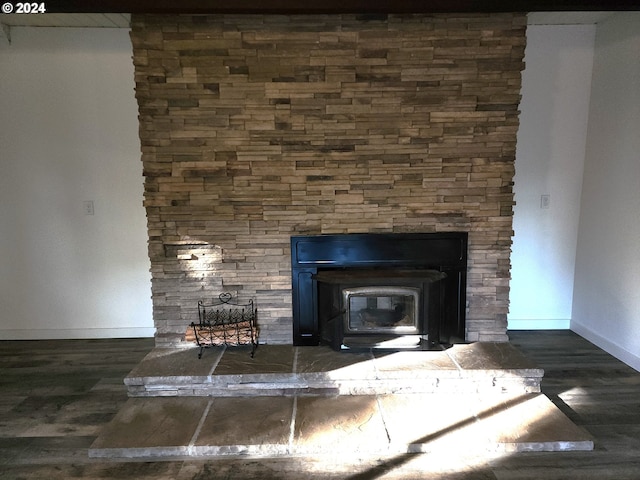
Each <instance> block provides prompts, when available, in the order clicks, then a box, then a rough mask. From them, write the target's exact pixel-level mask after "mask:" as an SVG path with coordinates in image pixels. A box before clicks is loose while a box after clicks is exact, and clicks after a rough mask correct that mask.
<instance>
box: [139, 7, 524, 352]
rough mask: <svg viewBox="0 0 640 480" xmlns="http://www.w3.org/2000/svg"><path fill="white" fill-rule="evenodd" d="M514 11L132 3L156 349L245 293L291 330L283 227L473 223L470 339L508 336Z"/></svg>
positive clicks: (517, 68) (263, 326)
mask: <svg viewBox="0 0 640 480" xmlns="http://www.w3.org/2000/svg"><path fill="white" fill-rule="evenodd" d="M525 26H526V18H525V15H521V14H437V15H388V16H387V15H376V16H366V15H306V16H269V15H211V16H190V15H181V16H170V15H167V16H153V15H134V16H133V18H132V32H131V38H132V43H133V54H134V55H133V61H134V64H135V80H136V98H137V100H138V105H139V118H140V138H141V145H142V161H143V174H144V177H145V200H144V204H145V207H146V211H147V219H148V232H149V256H150V259H151V273H152V297H153V305H154V322H155V326H156V328H157V334H156V344H157V345H159V346H162V345H175V344H179V343H181V342H182V341H183V335H184V332H185V329H186V326H187V325H188V324H189V323H190V322H191V321H193V320H194V318H195V315H197V313H196V305H197V300H199V299H203V298H205V299H206V298H211V297H213V296H216V295H217V294H218V293H220V292H221V291H233V292H237V294H238V296H239V297H240V298H241V299H242V298H247V297H254V298H255V299H256V302H257V306H258V312H259V313H258V315H259V317H258V321H259V324H260V341H261V342H263V343H272V344H291V343H292V295H291V258H290V246H289V245H290V238H291V237H292V236H295V235H319V234H350V233H415V232H422V233H430V232H451V231H464V232H468V235H469V237H468V239H469V245H468V269H467V312H466V340H468V341H506V340H507V336H506V316H507V311H508V291H509V275H510V274H509V271H510V260H509V255H510V245H511V236H512V206H513V193H512V181H513V173H514V157H515V144H516V133H517V127H518V104H519V100H520V81H521V80H520V72H521V70H522V69H523V66H524V64H523V55H524V46H525Z"/></svg>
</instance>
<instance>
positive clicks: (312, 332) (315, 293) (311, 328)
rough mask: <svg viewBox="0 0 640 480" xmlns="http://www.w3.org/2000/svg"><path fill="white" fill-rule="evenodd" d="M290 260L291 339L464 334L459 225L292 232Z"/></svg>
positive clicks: (344, 341) (410, 341)
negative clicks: (451, 228) (428, 229)
mask: <svg viewBox="0 0 640 480" xmlns="http://www.w3.org/2000/svg"><path fill="white" fill-rule="evenodd" d="M291 267H292V287H293V341H294V345H319V344H320V343H327V344H329V345H331V346H332V347H333V348H335V349H338V350H341V349H342V350H344V349H362V348H390V349H422V350H426V349H434V348H437V349H439V348H442V345H448V344H451V343H456V342H460V341H464V338H465V303H466V271H467V233H466V232H453V233H409V234H347V235H317V236H295V237H292V238H291Z"/></svg>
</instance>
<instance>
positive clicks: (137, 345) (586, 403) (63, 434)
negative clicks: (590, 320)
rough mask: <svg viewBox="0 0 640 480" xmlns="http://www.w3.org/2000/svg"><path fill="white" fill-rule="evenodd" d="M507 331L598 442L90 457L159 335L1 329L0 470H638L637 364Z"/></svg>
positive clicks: (75, 473)
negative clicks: (83, 337)
mask: <svg viewBox="0 0 640 480" xmlns="http://www.w3.org/2000/svg"><path fill="white" fill-rule="evenodd" d="M510 337H511V339H512V343H513V344H514V345H516V346H517V347H518V348H520V349H521V350H522V351H523V353H525V354H526V355H527V356H529V357H530V358H531V359H533V360H535V361H536V362H537V363H538V364H539V366H540V367H542V368H544V369H545V372H546V373H545V377H544V380H543V384H542V385H543V391H544V393H546V395H547V396H548V397H549V398H550V399H551V400H552V401H553V402H554V403H555V404H556V405H558V406H559V407H560V409H561V410H562V411H563V412H564V413H565V414H566V415H567V416H569V417H570V418H571V419H572V420H573V421H574V422H575V423H577V424H578V425H581V426H583V427H584V428H586V429H587V430H588V431H589V432H591V433H592V434H593V436H594V438H595V450H594V451H592V452H552V453H520V454H514V455H507V456H499V455H497V456H494V457H491V458H483V459H476V461H470V460H469V459H467V458H465V459H460V460H459V461H456V459H455V456H453V457H452V458H451V459H447V460H445V459H443V458H433V456H430V455H429V454H423V455H407V456H402V457H401V458H368V459H362V458H353V456H351V455H349V453H348V452H345V456H344V457H341V458H334V457H330V458H328V457H324V458H298V457H287V458H277V459H268V458H251V457H234V458H231V457H230V458H224V459H185V458H182V459H169V460H162V461H130V462H123V461H105V460H96V459H90V458H89V457H88V449H89V447H90V445H91V444H92V442H93V440H94V439H95V438H96V436H97V435H98V432H99V431H100V429H101V428H102V427H103V426H104V425H105V424H106V423H108V422H109V421H110V420H111V418H113V416H114V415H115V413H116V412H117V411H118V410H119V409H120V407H121V406H122V405H123V404H124V402H125V401H126V399H127V397H126V392H125V388H124V385H123V378H124V376H125V375H126V374H127V373H128V372H129V371H130V370H131V369H132V368H133V367H134V366H135V365H136V364H137V363H138V362H139V361H140V360H141V359H142V358H143V357H144V356H145V355H146V354H147V353H148V352H149V351H150V350H151V349H152V348H153V340H152V339H132V340H88V341H79V340H56V341H15V342H14V341H5V342H0V479H15V480H18V479H25V480H26V479H29V480H31V479H47V480H57V479H71V478H95V479H103V480H106V479H114V480H115V479H125V478H135V479H161V480H164V479H177V480H203V479H266V478H273V479H299V478H305V479H315V478H317V479H324V478H350V479H369V478H370V479H373V478H385V479H399V478H439V479H440V478H446V479H454V478H455V479H462V478H465V479H467V478H469V479H494V480H495V479H498V480H501V479H580V480H590V479H616V480H621V479H634V480H637V479H640V373H638V372H637V371H635V370H633V369H632V368H630V367H628V366H626V365H625V364H623V363H621V362H620V361H618V360H616V359H615V358H613V357H612V356H610V355H608V354H607V353H605V352H603V351H602V350H601V349H599V348H597V347H595V346H594V345H592V344H591V343H589V342H587V341H586V340H584V339H582V338H580V337H579V336H577V335H576V334H574V333H572V332H569V331H550V332H547V331H545V332H542V331H538V332H510ZM425 354H428V352H426V353H425ZM445 461H446V462H448V464H447V465H444V463H445Z"/></svg>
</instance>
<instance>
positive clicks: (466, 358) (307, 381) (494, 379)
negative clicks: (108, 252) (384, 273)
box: [125, 343, 544, 397]
mask: <svg viewBox="0 0 640 480" xmlns="http://www.w3.org/2000/svg"><path fill="white" fill-rule="evenodd" d="M247 351H248V350H247V349H245V348H242V347H240V348H225V347H216V348H212V349H209V350H207V351H206V352H205V355H204V356H203V358H202V359H200V360H199V359H198V358H197V349H195V348H194V349H171V348H156V349H154V350H153V351H152V352H151V353H150V354H149V355H148V356H147V357H145V359H144V360H143V361H142V362H141V363H140V364H139V365H138V366H137V367H136V368H134V369H133V370H132V371H131V373H129V375H128V376H127V377H126V378H125V384H126V385H127V389H128V394H129V396H131V397H153V396H214V397H215V396H219V397H230V396H264V395H266V396H271V395H288V396H293V395H326V394H329V393H330V394H334V393H335V394H340V395H374V394H392V393H435V392H443V393H444V392H449V393H453V392H456V393H491V392H494V393H501V394H506V393H510V394H526V393H536V392H539V391H540V382H541V380H542V377H543V375H544V371H543V370H542V369H539V368H537V367H536V366H535V365H534V364H533V363H532V362H531V361H530V360H528V359H527V358H526V357H524V356H523V355H522V354H521V353H520V352H519V351H518V350H517V349H516V348H515V347H513V346H512V345H510V344H507V343H474V344H465V345H455V346H453V347H452V348H450V349H448V350H443V351H439V352H433V351H429V352H405V351H401V352H381V351H368V352H364V353H350V352H349V353H345V352H335V351H333V350H331V349H329V348H328V347H293V346H290V345H262V346H260V348H259V349H258V350H257V352H256V356H255V358H254V359H251V358H249V356H248V354H247ZM190 371H191V372H192V375H189V374H188V373H189V372H190Z"/></svg>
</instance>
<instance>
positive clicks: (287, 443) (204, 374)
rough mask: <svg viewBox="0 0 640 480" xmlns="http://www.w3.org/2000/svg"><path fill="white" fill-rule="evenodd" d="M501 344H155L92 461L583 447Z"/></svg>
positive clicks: (524, 366)
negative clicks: (396, 348)
mask: <svg viewBox="0 0 640 480" xmlns="http://www.w3.org/2000/svg"><path fill="white" fill-rule="evenodd" d="M543 373H544V372H543V371H542V370H541V369H539V368H537V367H536V366H535V365H534V364H533V363H532V362H531V361H529V360H528V359H527V358H526V357H524V356H523V355H522V354H521V353H520V352H519V351H518V350H517V349H516V348H515V347H513V346H512V345H510V344H508V343H473V344H468V345H456V346H454V347H452V348H450V349H448V350H443V351H441V352H378V351H366V352H361V353H352V352H335V351H333V350H331V349H329V348H325V347H293V346H289V345H261V346H260V347H259V348H258V350H257V351H256V355H255V358H254V359H251V358H250V357H249V354H248V350H246V349H244V348H241V347H240V348H228V349H225V348H224V347H220V348H217V347H216V348H212V349H209V350H206V351H205V353H204V355H203V358H202V359H201V360H198V358H197V350H196V349H171V348H156V349H154V350H153V351H152V352H151V353H150V354H149V355H147V357H145V359H144V360H143V361H142V362H141V363H140V364H139V365H138V366H137V367H136V368H134V369H133V370H132V371H131V373H130V374H129V375H128V376H127V377H126V378H125V383H126V385H127V388H128V391H129V396H130V397H131V398H129V400H128V401H127V403H126V404H125V405H124V407H123V408H122V409H121V410H120V412H119V413H118V414H117V415H116V417H115V418H114V419H113V421H112V422H111V423H110V424H109V425H107V427H105V428H104V429H103V431H102V432H101V435H100V436H99V437H98V438H97V439H96V441H95V442H94V443H93V445H92V446H91V448H90V450H89V454H90V456H92V457H101V458H157V457H181V456H196V457H207V456H219V455H260V456H280V455H305V454H325V453H329V454H331V453H338V452H344V451H350V452H353V453H357V454H359V455H384V454H402V453H420V452H434V451H440V450H441V449H445V450H446V449H451V448H455V449H458V450H459V449H466V450H467V451H475V450H478V449H480V450H482V451H487V450H488V451H492V452H505V451H507V452H516V451H561V450H562V451H566V450H592V449H593V441H592V438H591V435H590V434H589V433H588V432H586V431H585V430H584V429H582V428H580V427H577V426H576V425H575V424H573V423H572V422H571V421H570V420H569V419H568V418H567V417H566V416H565V415H564V414H563V413H561V412H560V410H558V409H557V408H556V407H555V406H554V405H553V404H552V403H551V402H550V401H549V400H548V399H547V398H546V397H545V396H544V395H542V394H541V393H539V392H540V381H541V379H542V376H543Z"/></svg>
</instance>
